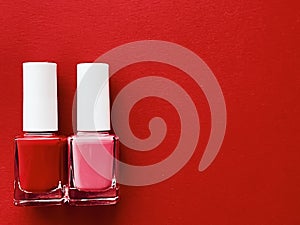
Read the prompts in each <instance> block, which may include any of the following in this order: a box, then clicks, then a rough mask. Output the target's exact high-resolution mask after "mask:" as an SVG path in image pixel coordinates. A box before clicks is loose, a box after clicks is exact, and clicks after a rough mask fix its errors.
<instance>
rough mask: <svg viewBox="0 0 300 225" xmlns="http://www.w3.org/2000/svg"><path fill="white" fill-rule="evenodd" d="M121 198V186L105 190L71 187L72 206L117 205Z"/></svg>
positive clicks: (69, 201)
mask: <svg viewBox="0 0 300 225" xmlns="http://www.w3.org/2000/svg"><path fill="white" fill-rule="evenodd" d="M118 200H119V188H116V187H114V188H109V189H107V190H104V191H84V190H78V189H76V188H70V189H69V199H68V203H69V205H70V206H95V205H115V204H116V203H117V202H118Z"/></svg>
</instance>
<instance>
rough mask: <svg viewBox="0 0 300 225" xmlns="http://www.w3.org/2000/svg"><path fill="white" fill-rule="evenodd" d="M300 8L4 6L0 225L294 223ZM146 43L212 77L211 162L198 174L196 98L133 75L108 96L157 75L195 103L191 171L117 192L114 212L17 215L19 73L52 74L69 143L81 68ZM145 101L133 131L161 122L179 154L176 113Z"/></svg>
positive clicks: (170, 72)
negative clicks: (216, 101)
mask: <svg viewBox="0 0 300 225" xmlns="http://www.w3.org/2000/svg"><path fill="white" fill-rule="evenodd" d="M297 3H298V2H297V1H290V2H287V1H279V0H278V1H277V0H276V1H220V0H217V1H208V0H201V1H176V2H171V1H170V2H168V1H165V2H160V1H137V0H134V1H126V2H125V1H124V2H119V1H114V0H111V1H91V0H90V1H82V2H79V1H69V2H60V1H36V0H33V1H2V2H1V3H0V9H1V13H0V24H1V35H0V48H1V55H0V68H1V75H0V85H1V88H0V90H1V95H0V104H1V107H0V109H1V120H0V127H1V129H0V150H1V151H0V154H1V157H0V177H1V180H0V207H1V210H0V219H1V220H0V224H18V225H25V224H28V225H29V224H30V225H35V224H39V225H44V224H139V225H140V224H146V225H147V224H174V225H175V224H188V223H189V224H222V225H224V224H230V225H233V224H237V225H238V224H288V225H292V224H300V215H299V208H300V151H299V134H300V129H299V122H300V121H299V113H300V106H299V100H298V97H299V94H300V93H299V86H300V79H299V69H300V64H299V58H300V47H299V40H300V37H299V28H300V27H299V23H300V16H299V10H298V9H299V7H298V6H297ZM144 39H157V40H165V41H171V42H175V43H177V44H180V45H183V46H185V47H187V48H189V49H191V50H192V51H194V52H195V53H197V54H198V55H199V56H200V57H201V58H202V59H203V60H204V61H205V62H206V63H207V64H208V65H209V67H210V68H211V69H212V71H213V72H214V74H215V75H216V77H217V79H218V81H219V83H220V85H221V87H222V90H223V93H224V96H225V100H226V105H227V112H228V125H227V132H226V136H225V140H224V142H223V145H222V148H221V151H220V153H219V155H218V156H217V158H216V160H215V161H214V163H213V164H212V165H211V166H210V167H209V168H208V169H207V170H206V171H204V172H202V173H200V172H199V171H198V170H197V167H198V163H199V160H200V158H201V156H202V153H203V150H204V147H205V144H206V143H207V138H208V135H209V129H210V128H209V127H210V122H209V121H210V117H209V109H208V106H207V103H206V102H205V97H204V95H203V93H201V90H200V89H199V88H198V87H197V86H195V84H193V82H192V81H191V80H190V79H189V78H186V79H182V78H181V77H182V74H181V72H180V71H177V70H176V71H175V69H172V68H167V67H164V66H157V67H155V68H153V67H150V66H149V68H150V69H149V70H145V69H144V68H145V67H143V66H142V65H135V66H132V67H129V68H127V69H126V68H125V69H124V70H123V71H120V72H119V75H118V77H119V79H112V83H111V86H112V95H113V96H115V95H116V93H117V92H118V91H119V90H120V89H121V88H122V86H124V85H125V84H126V83H128V82H129V81H130V80H133V79H135V78H136V77H137V76H142V75H150V74H151V73H156V72H157V71H158V73H159V74H161V75H164V76H167V77H168V78H170V79H172V80H174V81H178V82H180V84H181V85H182V86H183V87H185V89H186V90H187V92H188V93H189V94H190V96H191V97H192V99H193V100H194V102H195V105H196V106H197V109H198V111H199V115H200V118H201V119H200V120H201V128H202V129H201V135H200V136H201V137H200V141H199V144H198V147H197V150H196V152H195V154H194V155H193V157H192V159H191V160H190V161H189V163H188V164H187V165H186V166H185V167H184V168H183V169H182V170H181V171H180V172H179V173H177V174H176V175H175V176H173V177H172V178H170V179H168V180H166V181H164V182H162V183H159V184H156V185H152V186H147V187H127V186H122V193H121V194H122V199H121V201H120V203H119V204H118V205H117V206H114V207H93V208H91V207H87V208H81V207H79V208H70V207H53V208H16V207H14V206H13V205H12V196H13V137H14V136H15V135H17V134H19V133H20V131H21V129H22V128H21V125H22V124H21V118H22V79H21V73H22V71H21V63H22V62H24V61H55V62H57V63H58V68H59V69H58V72H59V78H58V82H59V96H60V97H59V109H60V113H59V119H60V122H59V127H60V130H61V131H62V133H64V134H70V133H72V122H71V108H72V100H73V94H74V91H75V65H76V63H78V62H82V61H94V60H95V59H96V58H97V57H98V56H100V55H101V54H103V53H105V52H106V51H108V50H110V49H112V48H114V47H116V46H119V45H121V44H125V43H127V42H131V41H136V40H144ZM138 69H139V70H141V73H138V72H136V71H137V70H138ZM122 74H123V75H122ZM156 74H157V73H156ZM145 101H147V99H145V100H143V101H141V102H140V103H138V104H137V105H136V106H135V107H134V108H133V111H132V115H131V121H130V122H131V125H132V127H133V130H134V132H135V133H136V134H137V135H140V136H141V137H145V136H147V135H148V134H147V133H146V132H145V130H146V127H147V123H146V121H147V118H148V117H150V118H151V117H152V116H153V115H155V114H157V113H158V114H159V115H162V116H163V115H166V114H167V118H166V122H167V123H170V127H171V128H172V129H171V128H170V129H171V130H172V132H171V133H170V134H169V133H168V135H169V136H168V139H169V140H167V141H168V142H166V141H164V142H163V143H162V145H163V146H165V145H168V143H170V144H169V146H170V148H171V147H174V145H176V138H178V135H179V134H178V133H177V132H176V130H177V129H176V121H177V122H178V115H177V114H176V111H175V110H174V108H172V106H170V105H169V104H168V103H167V102H164V101H163V100H158V99H148V101H150V103H151V104H149V103H148V104H146V103H145ZM155 104H159V105H160V106H161V107H160V108H158V107H154V106H153V105H155ZM167 111H168V113H166V112H167ZM151 115H152V116H151ZM171 115H173V116H171ZM202 123H203V124H202ZM186 132H188V131H186ZM121 147H122V146H121ZM170 148H168V151H169V149H170ZM164 149H165V147H161V148H159V149H157V150H158V151H157V153H156V154H154V153H149V154H152V155H151V157H152V158H151V162H152V161H154V162H156V161H159V160H161V159H162V158H164V157H166V156H167V155H168V154H170V152H171V151H169V152H165V151H164ZM121 150H122V149H121ZM123 153H124V154H123V158H124V160H125V161H128V162H136V161H137V159H138V161H139V162H138V163H141V164H144V163H145V164H148V163H149V161H148V160H144V161H143V156H142V155H141V154H142V153H131V152H130V151H129V150H128V149H125V148H124V146H123ZM136 154H137V155H136ZM147 154H148V153H147ZM135 156H136V158H134V159H133V157H135Z"/></svg>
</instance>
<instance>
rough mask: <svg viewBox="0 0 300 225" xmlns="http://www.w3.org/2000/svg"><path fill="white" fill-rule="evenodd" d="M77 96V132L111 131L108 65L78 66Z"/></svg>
mask: <svg viewBox="0 0 300 225" xmlns="http://www.w3.org/2000/svg"><path fill="white" fill-rule="evenodd" d="M76 94H77V131H108V130H110V108H109V107H110V106H109V72H108V64H106V63H80V64H78V65H77V93H76Z"/></svg>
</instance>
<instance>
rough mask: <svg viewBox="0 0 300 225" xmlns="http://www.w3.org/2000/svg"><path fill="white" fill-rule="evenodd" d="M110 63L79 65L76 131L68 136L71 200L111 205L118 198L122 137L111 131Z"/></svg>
mask: <svg viewBox="0 0 300 225" xmlns="http://www.w3.org/2000/svg"><path fill="white" fill-rule="evenodd" d="M108 79H109V76H108V65H107V64H104V63H83V64H78V65H77V133H76V134H75V135H73V136H71V137H69V189H68V191H69V193H68V196H69V199H68V201H69V204H70V205H86V206H91V205H111V204H115V203H117V201H118V199H119V186H118V184H117V181H116V172H117V165H116V158H117V157H118V147H119V144H118V143H119V140H118V137H117V136H115V135H114V134H110V133H109V130H110V111H109V85H108Z"/></svg>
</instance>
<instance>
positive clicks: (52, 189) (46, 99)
mask: <svg viewBox="0 0 300 225" xmlns="http://www.w3.org/2000/svg"><path fill="white" fill-rule="evenodd" d="M57 126H58V125H57V78H56V64H55V63H42V62H41V63H38V62H36V63H24V64H23V130H24V134H23V135H21V136H19V137H17V138H16V139H15V181H14V204H15V205H21V206H26V205H32V206H38V205H60V204H63V202H64V187H65V185H66V182H67V163H66V162H67V141H66V138H65V137H64V136H59V135H57V134H56V132H57Z"/></svg>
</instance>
